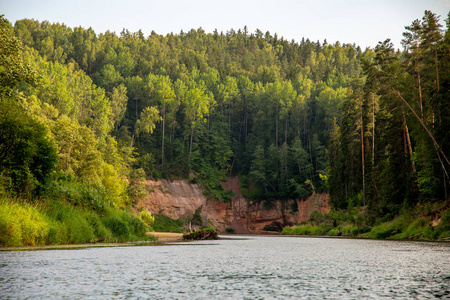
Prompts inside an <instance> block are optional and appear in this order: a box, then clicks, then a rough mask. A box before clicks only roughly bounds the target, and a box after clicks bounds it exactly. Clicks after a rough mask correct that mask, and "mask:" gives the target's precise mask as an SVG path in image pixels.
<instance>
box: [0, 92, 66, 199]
mask: <svg viewBox="0 0 450 300" xmlns="http://www.w3.org/2000/svg"><path fill="white" fill-rule="evenodd" d="M0 153H1V154H0V172H1V173H2V174H3V176H6V177H9V178H10V179H11V186H9V188H11V189H13V190H15V191H18V192H19V191H24V190H25V189H26V188H27V185H29V184H30V181H31V182H32V181H33V180H36V181H37V182H38V184H40V185H44V184H45V181H46V179H47V176H48V175H49V174H50V172H51V171H52V170H53V169H54V167H55V164H56V160H57V157H56V149H55V145H54V143H53V141H52V140H51V138H50V137H49V134H48V130H47V128H46V127H45V125H44V124H42V123H41V122H39V121H37V120H35V119H33V118H32V117H31V116H29V115H27V114H26V113H25V111H23V109H21V107H20V106H18V105H17V104H15V103H12V101H11V100H3V99H0Z"/></svg>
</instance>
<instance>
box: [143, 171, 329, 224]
mask: <svg viewBox="0 0 450 300" xmlns="http://www.w3.org/2000/svg"><path fill="white" fill-rule="evenodd" d="M224 187H225V189H226V190H232V191H233V193H234V196H233V197H232V199H231V202H230V203H224V202H222V201H220V200H211V199H208V198H207V197H206V196H205V195H204V194H203V188H202V187H201V185H199V184H193V183H189V182H188V181H187V180H174V181H169V180H159V181H152V180H147V182H146V188H147V192H148V196H147V197H146V198H144V199H142V200H141V201H140V202H139V203H138V205H137V207H136V210H140V209H141V208H146V209H148V210H149V211H150V212H151V213H152V214H163V215H166V216H168V217H170V218H173V219H179V218H183V217H188V218H191V217H192V215H193V214H194V212H195V210H196V209H198V208H199V207H202V212H201V216H202V218H203V220H205V221H207V222H208V224H212V225H213V226H214V227H215V228H216V229H217V230H218V231H219V232H224V231H225V229H226V228H227V227H230V228H234V229H235V230H236V233H261V232H264V230H263V228H264V227H265V226H266V225H268V224H271V223H273V222H280V223H282V224H285V222H288V223H293V224H296V223H301V222H303V221H308V220H309V216H310V215H311V212H312V211H314V210H317V211H319V212H321V213H326V212H328V211H329V209H330V208H329V206H328V195H326V194H315V195H312V196H311V197H309V198H308V199H305V200H304V201H302V200H299V201H298V202H297V203H298V208H299V209H298V211H297V212H292V211H291V210H290V207H291V206H292V204H293V201H294V200H292V201H291V202H290V203H281V202H280V201H276V202H275V204H274V205H273V207H271V208H269V209H268V208H265V207H263V206H262V204H261V203H255V204H253V203H249V202H248V201H247V199H245V197H244V196H243V195H242V193H241V191H240V190H239V178H238V177H232V178H229V179H228V181H227V182H225V183H224ZM295 201H296V200H295Z"/></svg>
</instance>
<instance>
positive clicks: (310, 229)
mask: <svg viewBox="0 0 450 300" xmlns="http://www.w3.org/2000/svg"><path fill="white" fill-rule="evenodd" d="M324 231H325V229H324V228H323V227H321V226H317V225H311V224H304V225H299V226H293V227H285V228H283V231H281V234H283V235H321V234H323V233H324Z"/></svg>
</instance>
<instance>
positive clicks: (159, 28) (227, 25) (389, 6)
mask: <svg viewBox="0 0 450 300" xmlns="http://www.w3.org/2000/svg"><path fill="white" fill-rule="evenodd" d="M425 10H431V11H432V12H434V13H436V14H437V15H440V16H441V24H443V25H444V28H445V19H446V18H447V14H448V12H449V11H450V0H310V1H304V0H278V1H275V0H260V1H257V0H159V1H154V0H121V1H118V0H109V1H104V0H70V1H56V0H0V14H4V15H5V17H6V18H7V19H8V20H9V21H10V22H11V23H12V24H14V23H15V21H16V20H20V19H24V18H28V19H35V20H39V21H44V20H47V21H50V22H51V23H56V22H59V23H64V24H66V25H67V26H70V27H72V28H73V27H77V26H82V27H84V28H89V27H92V28H93V29H94V31H95V32H96V33H97V34H99V33H101V32H105V31H107V30H110V31H114V32H116V33H117V34H119V33H120V32H121V31H122V29H123V28H125V29H128V30H129V31H131V32H135V31H138V30H139V29H141V30H142V31H143V32H144V34H145V35H146V36H148V35H149V34H150V32H151V31H152V30H154V31H155V32H156V33H158V34H162V35H166V34H167V33H170V32H173V33H180V31H181V30H183V31H185V32H187V31H189V30H190V29H192V28H194V29H198V28H199V27H202V28H203V29H204V30H205V31H206V32H213V30H214V29H217V30H218V31H219V32H221V31H223V32H224V33H226V32H227V31H228V30H230V29H232V28H233V29H235V30H236V31H237V30H238V29H243V28H244V26H245V25H246V26H247V28H248V31H249V32H250V33H254V32H255V31H256V29H259V30H261V31H262V32H263V33H265V32H266V31H269V32H270V33H271V34H272V35H273V34H275V33H277V35H278V37H282V36H283V37H284V38H285V39H287V40H289V41H290V40H292V39H294V40H295V41H297V42H299V41H300V40H301V39H302V37H304V38H305V39H306V38H309V39H310V40H311V41H317V40H319V41H320V42H321V43H322V42H323V40H324V39H326V40H327V42H328V43H329V44H331V43H335V42H336V41H339V42H340V43H341V44H342V43H350V44H353V43H355V44H356V45H359V46H361V48H362V49H365V48H366V47H371V48H374V47H375V46H376V45H377V43H378V41H384V40H385V39H386V38H390V39H391V40H392V42H393V43H394V46H395V47H397V48H398V47H401V45H400V41H401V39H402V33H403V32H404V27H405V26H408V25H410V24H411V22H412V21H414V20H415V19H421V18H422V17H423V15H424V11H425Z"/></svg>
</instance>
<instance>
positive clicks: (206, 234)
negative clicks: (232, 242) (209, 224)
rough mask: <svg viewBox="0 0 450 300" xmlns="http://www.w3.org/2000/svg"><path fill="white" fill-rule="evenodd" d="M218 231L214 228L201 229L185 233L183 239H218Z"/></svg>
mask: <svg viewBox="0 0 450 300" xmlns="http://www.w3.org/2000/svg"><path fill="white" fill-rule="evenodd" d="M218 239H219V236H218V235H217V232H216V231H215V230H214V229H212V228H207V229H200V230H196V231H194V232H191V233H185V234H183V240H188V241H192V240H196V241H197V240H218Z"/></svg>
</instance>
